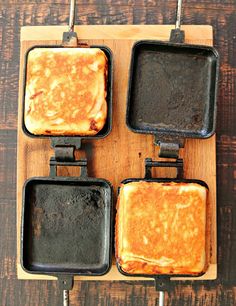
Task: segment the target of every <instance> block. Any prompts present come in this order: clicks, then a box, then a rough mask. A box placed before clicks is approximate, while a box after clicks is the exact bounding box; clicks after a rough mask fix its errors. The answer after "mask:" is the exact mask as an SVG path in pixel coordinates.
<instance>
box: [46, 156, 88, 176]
mask: <svg viewBox="0 0 236 306" xmlns="http://www.w3.org/2000/svg"><path fill="white" fill-rule="evenodd" d="M58 166H65V167H68V166H73V167H75V166H78V167H80V176H81V177H87V176H88V170H87V159H81V160H75V161H57V160H56V159H55V157H54V156H53V157H51V158H50V176H51V177H55V176H57V167H58Z"/></svg>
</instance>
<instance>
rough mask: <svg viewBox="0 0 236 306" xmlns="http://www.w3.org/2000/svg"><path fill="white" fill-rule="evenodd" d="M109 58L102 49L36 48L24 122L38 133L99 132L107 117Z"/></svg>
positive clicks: (28, 79)
mask: <svg viewBox="0 0 236 306" xmlns="http://www.w3.org/2000/svg"><path fill="white" fill-rule="evenodd" d="M107 73H108V61H107V58H106V55H105V53H104V52H103V51H102V50H101V49H99V48H34V49H32V50H31V51H30V52H29V54H28V62H27V77H26V89H25V112H24V121H25V126H26V128H27V130H28V131H29V132H30V133H32V134H35V135H81V136H84V135H95V134H97V133H98V132H99V131H100V130H101V129H102V128H103V126H104V124H105V122H106V117H107V102H106V94H107V91H106V82H107Z"/></svg>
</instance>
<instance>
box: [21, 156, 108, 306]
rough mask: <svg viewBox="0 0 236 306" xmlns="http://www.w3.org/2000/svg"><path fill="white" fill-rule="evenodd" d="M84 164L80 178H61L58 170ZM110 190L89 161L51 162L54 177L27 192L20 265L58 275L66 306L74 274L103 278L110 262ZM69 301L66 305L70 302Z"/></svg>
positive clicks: (32, 183) (32, 185) (30, 182)
mask: <svg viewBox="0 0 236 306" xmlns="http://www.w3.org/2000/svg"><path fill="white" fill-rule="evenodd" d="M61 165H63V166H70V165H73V166H80V167H81V175H80V177H60V176H57V175H56V170H57V166H61ZM112 223H113V221H112V187H111V185H110V183H109V182H108V181H106V180H104V179H96V178H90V177H88V176H87V161H86V160H81V161H75V162H72V163H70V162H63V163H62V162H57V161H56V160H55V159H54V158H51V161H50V177H35V178H31V179H29V180H28V181H26V183H25V185H24V189H23V212H22V228H21V265H22V268H23V269H24V270H25V271H26V272H28V273H33V274H46V275H53V276H57V277H58V279H59V283H60V286H61V288H62V289H63V293H64V305H68V290H70V289H71V288H72V286H73V276H74V275H89V276H90V275H91V276H93V275H96V276H98V275H103V274H105V273H107V272H108V271H109V269H110V267H111V263H112V262H111V259H112V248H111V246H112V239H113V238H112V232H113V231H112V226H113V225H112ZM66 303H67V304H66Z"/></svg>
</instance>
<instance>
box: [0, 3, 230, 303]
mask: <svg viewBox="0 0 236 306" xmlns="http://www.w3.org/2000/svg"><path fill="white" fill-rule="evenodd" d="M78 3H79V7H78V8H77V11H76V22H77V24H163V23H164V24H173V23H174V15H175V12H174V10H175V5H176V1H174V0H168V1H166V0H159V1H155V0H137V1H134V0H130V1H123V0H122V1H115V0H103V1H101V0H100V1H99V0H93V1H89V2H88V1H85V0H83V1H78ZM68 9H69V6H68V1H66V0H48V1H36V0H24V1H21V0H10V1H5V0H2V1H0V100H1V101H0V180H1V185H0V241H1V242H0V243H1V247H0V305H9V306H14V305H16V306H18V305H19V306H21V305H30V306H31V305H35V306H36V305H50V306H53V305H59V304H60V302H61V296H60V293H59V290H58V287H57V283H56V282H54V281H33V282H32V281H19V280H17V277H16V231H15V226H16V214H15V207H16V196H15V195H16V127H17V95H18V72H19V50H20V40H19V38H20V36H19V34H20V27H21V26H23V25H57V24H60V25H63V24H64V25H65V24H66V23H67V22H68ZM183 22H184V23H185V24H210V25H213V27H214V44H215V46H216V47H217V48H218V50H219V53H220V56H221V77H220V83H219V95H218V120H217V185H218V194H217V203H218V279H217V280H216V281H212V282H200V283H193V284H190V285H188V286H182V285H176V286H175V287H174V288H173V289H172V290H171V292H170V293H169V295H168V296H166V301H165V302H166V305H176V306H177V305H183V306H190V305H194V306H195V305H196V306H203V305H204V306H205V305H212V306H214V305H220V306H224V305H227V306H233V305H235V304H236V262H235V257H236V239H235V235H236V208H235V205H236V203H235V202H236V201H235V200H236V184H235V181H236V180H235V173H236V160H235V157H236V132H235V131H236V120H235V119H236V116H235V115H236V103H235V97H236V96H235V94H236V92H235V86H236V69H235V68H236V57H235V47H236V2H235V0H225V1H220V0H188V1H184V16H183ZM70 298H71V304H72V305H86V306H90V305H91V306H95V305H118V306H120V305H122V306H123V305H132V306H133V305H138V306H143V305H148V306H154V305H157V303H158V296H157V293H156V292H155V290H154V288H153V284H152V283H151V282H143V281H142V282H138V283H137V284H135V285H134V284H133V283H131V282H102V283H100V282H76V283H75V287H74V289H73V291H72V292H71V294H70Z"/></svg>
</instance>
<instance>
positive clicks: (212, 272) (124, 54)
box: [17, 25, 217, 280]
mask: <svg viewBox="0 0 236 306" xmlns="http://www.w3.org/2000/svg"><path fill="white" fill-rule="evenodd" d="M172 28H173V26H170V25H121V26H120V25H108V26H97V25H96V26H77V27H75V31H76V32H77V33H78V37H79V38H80V39H82V40H83V41H85V42H88V43H89V44H100V45H102V44H104V45H107V46H108V47H110V48H111V49H112V51H113V55H114V90H113V97H114V98H113V128H112V132H111V134H110V135H109V136H108V137H106V138H105V139H101V140H90V141H86V143H84V145H83V146H82V150H80V151H78V152H77V153H76V155H77V157H78V158H79V157H85V156H86V157H87V158H88V171H89V175H90V176H94V177H101V178H105V179H107V180H109V181H110V182H111V183H112V185H113V186H114V192H115V201H116V193H117V186H118V185H119V183H120V182H121V181H122V180H123V179H125V178H129V177H143V176H144V159H145V158H146V157H151V158H153V159H155V160H157V159H158V147H155V146H154V145H153V137H152V136H151V135H139V134H134V133H132V132H131V131H129V130H128V128H127V127H126V125H125V110H126V94H127V83H128V69H129V63H130V51H131V47H132V45H133V43H134V42H135V41H136V40H140V39H157V40H168V38H169V34H170V30H171V29H172ZM66 30H67V27H64V26H44V27H23V28H22V29H21V50H20V82H19V108H18V112H19V113H18V144H17V273H18V278H19V279H55V277H51V276H43V275H33V274H28V273H26V272H24V271H23V269H22V268H21V265H20V224H21V208H22V187H23V184H24V182H25V180H26V179H27V178H30V177H33V176H48V175H49V159H50V157H51V156H52V155H53V150H52V149H51V148H50V141H49V140H45V139H32V138H28V137H27V136H25V135H24V134H23V132H22V129H21V119H22V90H23V68H24V55H25V52H26V50H27V49H28V48H29V47H31V46H33V45H49V44H60V43H61V37H62V33H63V32H64V31H66ZM183 30H185V36H186V42H187V43H192V44H202V45H212V43H213V41H212V37H213V36H212V27H211V26H205V25H199V26H195V25H190V26H183ZM181 156H182V157H183V158H184V170H185V177H186V178H195V179H200V180H203V181H205V182H206V183H207V184H208V186H209V189H210V195H209V209H208V218H207V219H208V221H209V222H208V237H209V243H208V245H209V254H210V266H209V269H208V270H207V272H206V273H205V274H204V275H203V276H202V277H198V278H195V279H198V280H203V279H204V280H210V279H216V277H217V256H216V249H217V246H216V141H215V135H214V136H213V137H211V138H209V139H207V140H187V141H186V145H185V148H184V150H182V151H181ZM173 174H174V173H173V169H172V170H171V169H159V170H158V173H157V172H156V171H155V170H154V171H153V176H154V177H155V176H156V177H171V176H173ZM59 175H71V176H72V175H73V176H77V175H79V169H76V168H75V167H69V168H64V169H60V171H59ZM75 279H79V280H132V279H133V280H138V279H139V280H140V279H142V278H132V277H125V276H123V275H121V274H120V273H119V272H118V270H117V269H116V266H115V265H114V264H113V266H112V269H111V271H110V272H109V273H108V274H107V275H104V276H102V277H77V276H76V277H75ZM175 279H177V278H175ZM178 279H180V278H178ZM182 279H183V278H182ZM185 279H189V278H185ZM192 279H193V278H192Z"/></svg>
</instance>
